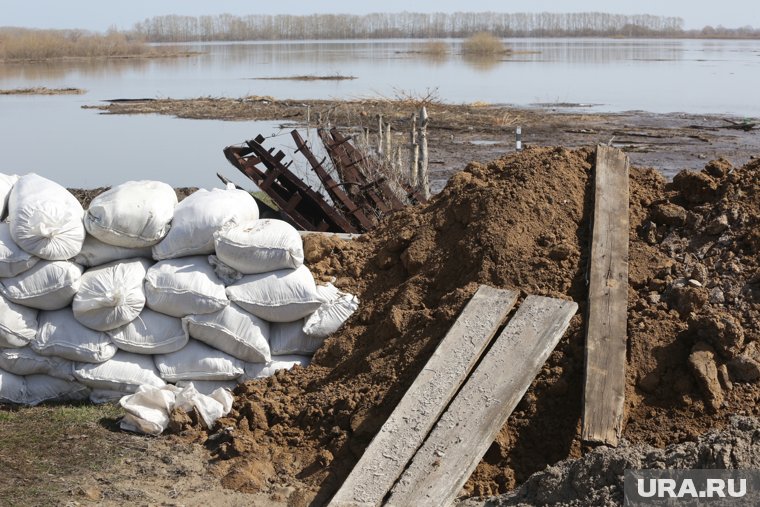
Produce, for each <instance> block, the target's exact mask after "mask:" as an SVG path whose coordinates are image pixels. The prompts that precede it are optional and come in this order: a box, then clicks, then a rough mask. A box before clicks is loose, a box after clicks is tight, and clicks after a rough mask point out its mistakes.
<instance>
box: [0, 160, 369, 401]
mask: <svg viewBox="0 0 760 507" xmlns="http://www.w3.org/2000/svg"><path fill="white" fill-rule="evenodd" d="M6 202H7V203H8V206H7V208H8V211H7V214H8V221H7V222H2V223H0V402H11V403H22V404H37V403H40V402H43V401H46V400H52V399H56V400H61V399H83V398H85V397H87V396H89V397H90V399H91V400H92V401H95V402H101V401H108V400H115V399H119V398H121V397H123V396H124V395H125V394H129V393H136V392H137V391H138V388H140V386H145V387H144V389H162V388H163V387H164V386H165V385H166V383H177V384H178V386H182V385H185V384H187V383H190V382H191V383H192V384H193V386H194V388H195V389H197V391H199V392H200V393H203V394H210V393H212V392H214V391H215V390H216V389H217V388H219V387H224V388H229V387H231V386H234V385H235V384H236V383H237V382H241V381H243V380H246V379H250V378H261V377H266V376H269V375H273V374H274V372H275V371H277V370H278V369H282V368H290V367H292V366H293V365H296V364H298V365H307V364H308V362H309V360H310V356H311V355H312V354H313V353H314V352H315V351H316V350H317V348H319V346H320V345H321V344H322V342H323V341H324V339H325V338H326V337H327V336H328V335H329V334H330V333H332V332H334V331H335V330H337V329H338V328H339V327H340V325H341V324H342V323H343V322H344V321H345V320H346V319H347V318H348V317H349V316H350V315H351V313H353V311H355V310H356V308H357V307H358V301H357V300H356V298H355V297H354V296H351V295H349V294H345V293H342V292H340V291H338V290H337V289H335V287H333V286H331V285H328V286H317V285H316V284H315V282H314V278H313V277H312V275H311V273H310V272H309V270H308V268H306V267H305V266H304V265H303V244H302V240H301V237H300V235H299V234H298V232H297V231H296V230H295V229H294V228H293V227H292V226H290V225H289V224H287V223H286V222H283V221H279V220H259V219H258V208H257V206H256V203H255V201H254V199H253V198H252V197H251V196H250V194H248V193H247V192H245V191H242V190H236V189H234V188H228V189H224V190H220V189H215V190H211V191H207V190H199V191H198V192H196V193H194V194H192V195H190V196H189V197H187V198H186V199H184V200H183V201H182V202H181V203H179V204H178V203H177V198H176V194H175V193H174V190H173V189H172V188H171V187H170V186H169V185H166V184H164V183H160V182H155V181H130V182H127V183H124V184H122V185H119V186H116V187H114V188H112V189H111V190H108V191H106V192H104V193H103V194H101V195H99V196H98V197H96V198H95V199H93V201H92V203H91V205H90V207H89V209H88V210H87V212H86V213H85V212H84V210H83V209H82V207H81V206H80V205H79V203H78V201H77V200H76V199H75V198H74V197H73V196H72V195H71V194H70V193H69V192H68V191H67V190H66V189H65V188H63V187H61V186H60V185H57V184H55V183H54V182H52V181H50V180H47V179H45V178H42V177H40V176H37V175H34V174H30V175H26V176H23V177H21V178H19V177H17V176H5V175H1V174H0V203H6ZM2 213H3V215H4V214H5V209H3V210H2ZM85 231H86V234H85ZM220 275H221V277H220Z"/></svg>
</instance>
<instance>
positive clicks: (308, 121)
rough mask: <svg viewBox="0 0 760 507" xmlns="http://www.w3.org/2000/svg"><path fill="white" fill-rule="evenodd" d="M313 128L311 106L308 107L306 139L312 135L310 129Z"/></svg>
mask: <svg viewBox="0 0 760 507" xmlns="http://www.w3.org/2000/svg"><path fill="white" fill-rule="evenodd" d="M310 127H311V106H310V105H308V104H307V105H306V137H307V138H308V137H309V136H310V135H311V134H310V133H309V128H310Z"/></svg>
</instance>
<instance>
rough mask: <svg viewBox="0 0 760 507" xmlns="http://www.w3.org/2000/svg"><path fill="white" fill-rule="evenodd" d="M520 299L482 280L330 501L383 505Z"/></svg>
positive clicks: (333, 503) (339, 504)
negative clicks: (407, 465) (385, 498)
mask: <svg viewBox="0 0 760 507" xmlns="http://www.w3.org/2000/svg"><path fill="white" fill-rule="evenodd" d="M516 300H517V293H516V292H514V291H509V290H501V289H494V288H492V287H487V286H484V285H481V286H480V288H479V289H478V291H477V292H476V293H475V295H474V296H473V297H472V299H471V300H470V302H469V303H467V306H465V308H464V310H462V313H461V314H460V316H459V318H457V320H456V321H455V322H454V325H453V326H452V327H451V329H450V330H449V332H448V333H447V334H446V336H445V337H444V338H443V340H442V341H441V343H440V344H439V345H438V348H437V349H436V350H435V352H434V353H433V355H432V357H431V358H430V359H429V360H428V362H427V364H425V366H424V367H423V368H422V371H421V372H420V374H419V375H418V376H417V378H416V379H415V381H414V383H413V384H412V385H411V387H409V389H408V390H407V392H406V394H405V395H404V397H403V398H402V399H401V401H400V402H399V404H398V406H397V407H396V408H395V410H394V411H393V413H392V414H391V415H390V417H388V420H387V421H386V422H385V424H383V427H382V428H380V432H379V433H378V434H377V435H376V436H375V438H374V439H373V440H372V442H371V443H370V444H369V447H367V449H366V450H365V451H364V454H363V455H362V457H361V458H360V459H359V462H358V463H357V464H356V466H355V467H354V469H353V470H352V471H351V474H349V476H348V477H347V478H346V480H345V482H344V483H343V486H342V487H341V488H340V490H338V492H337V493H336V494H335V496H334V497H333V499H332V500H331V501H330V504H329V505H331V506H333V507H338V506H340V507H344V506H355V505H380V503H381V502H382V501H383V498H384V497H385V496H386V494H387V493H388V491H389V490H390V488H391V487H392V486H393V483H394V482H395V481H396V479H397V478H398V477H399V476H400V475H401V473H402V472H403V470H404V467H405V466H406V464H407V463H408V462H409V460H411V458H412V456H414V453H415V452H416V451H417V449H418V448H419V447H420V445H422V442H423V440H424V438H425V436H426V435H427V434H428V432H429V431H430V428H432V427H433V425H434V424H435V422H436V421H437V420H438V417H439V416H440V415H441V413H443V411H444V409H445V408H446V405H447V404H448V403H449V401H450V400H451V398H452V397H453V396H454V395H455V394H456V392H457V390H458V389H459V387H460V386H461V385H462V383H463V382H464V380H465V378H466V377H467V374H468V373H469V372H470V371H471V370H472V368H473V367H474V366H475V363H476V362H477V361H478V358H479V357H480V356H481V354H482V353H483V350H485V348H486V346H487V345H488V343H489V342H490V341H491V339H492V338H493V336H494V335H495V334H496V332H497V331H498V329H499V327H500V326H501V324H502V322H504V319H505V318H506V316H507V314H508V313H509V311H510V310H511V308H512V307H513V306H514V304H515V301H516Z"/></svg>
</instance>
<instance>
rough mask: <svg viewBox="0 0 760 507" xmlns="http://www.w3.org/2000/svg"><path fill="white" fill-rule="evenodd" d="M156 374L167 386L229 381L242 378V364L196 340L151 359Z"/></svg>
mask: <svg viewBox="0 0 760 507" xmlns="http://www.w3.org/2000/svg"><path fill="white" fill-rule="evenodd" d="M153 360H154V362H155V363H156V368H158V373H159V375H160V376H161V378H162V379H164V380H165V381H167V382H176V381H178V380H232V379H236V378H238V377H239V376H241V375H242V374H243V362H242V361H240V360H239V359H235V358H234V357H232V356H230V355H229V354H225V353H224V352H222V351H221V350H216V349H213V348H211V347H209V346H208V345H205V344H203V343H201V342H199V341H197V340H190V341H189V342H188V344H187V345H186V346H185V348H183V349H182V350H179V351H177V352H172V353H171V354H159V355H156V356H153Z"/></svg>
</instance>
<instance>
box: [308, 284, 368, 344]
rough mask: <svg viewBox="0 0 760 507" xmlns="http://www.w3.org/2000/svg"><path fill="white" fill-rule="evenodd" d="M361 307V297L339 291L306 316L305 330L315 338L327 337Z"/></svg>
mask: <svg viewBox="0 0 760 507" xmlns="http://www.w3.org/2000/svg"><path fill="white" fill-rule="evenodd" d="M357 309H359V298H357V297H356V296H354V295H352V294H348V293H346V292H339V293H338V297H337V298H336V299H334V300H332V301H330V302H327V303H323V304H322V306H320V307H319V308H317V311H315V312H314V313H312V314H311V315H309V316H308V317H307V318H306V322H305V323H304V326H303V331H304V333H306V335H308V336H311V337H313V338H322V339H324V338H327V337H328V336H330V335H331V334H333V333H334V332H335V331H337V330H338V329H340V326H342V325H343V323H344V322H346V321H347V320H348V318H349V317H350V316H351V315H353V313H354V312H355V311H356V310H357Z"/></svg>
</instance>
